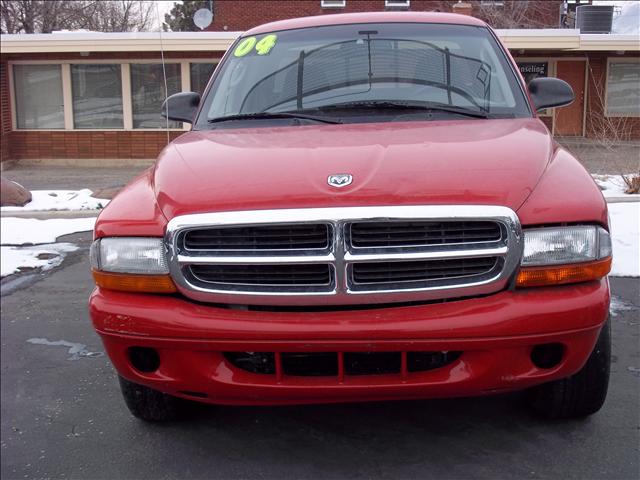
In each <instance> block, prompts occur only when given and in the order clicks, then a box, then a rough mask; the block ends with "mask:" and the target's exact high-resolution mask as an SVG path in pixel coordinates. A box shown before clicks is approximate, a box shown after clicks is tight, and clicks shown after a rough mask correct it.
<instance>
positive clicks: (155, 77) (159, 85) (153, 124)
mask: <svg viewBox="0 0 640 480" xmlns="http://www.w3.org/2000/svg"><path fill="white" fill-rule="evenodd" d="M165 71H166V74H167V89H168V90H169V91H168V92H166V91H165V88H164V73H163V70H162V64H159V63H148V64H144V63H143V64H139V65H131V97H132V98H131V101H132V111H133V128H165V127H166V125H167V120H166V119H165V118H164V117H162V116H161V115H160V110H161V107H162V103H163V102H164V101H165V98H166V97H168V96H169V95H173V94H174V93H178V92H180V91H181V88H180V85H181V75H180V65H179V64H177V63H167V64H165ZM180 127H181V124H180V123H178V122H169V128H180Z"/></svg>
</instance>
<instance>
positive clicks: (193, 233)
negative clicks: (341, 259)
mask: <svg viewBox="0 0 640 480" xmlns="http://www.w3.org/2000/svg"><path fill="white" fill-rule="evenodd" d="M329 239H330V227H329V225H324V224H310V225H307V224H299V225H266V226H264V225H259V226H242V227H219V228H203V229H197V230H189V231H187V232H186V233H185V234H184V247H185V248H186V249H187V250H207V251H217V250H221V251H234V250H240V251H265V250H267V251H268V250H326V249H327V248H329V245H330V240H329Z"/></svg>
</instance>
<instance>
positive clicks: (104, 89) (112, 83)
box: [71, 64, 124, 129]
mask: <svg viewBox="0 0 640 480" xmlns="http://www.w3.org/2000/svg"><path fill="white" fill-rule="evenodd" d="M71 90H72V93H73V126H74V128H78V129H82V128H98V129H102V128H123V127H124V123H123V113H122V76H121V74H120V65H110V64H99V65H97V64H95V65H88V64H87V65H85V64H81V65H71Z"/></svg>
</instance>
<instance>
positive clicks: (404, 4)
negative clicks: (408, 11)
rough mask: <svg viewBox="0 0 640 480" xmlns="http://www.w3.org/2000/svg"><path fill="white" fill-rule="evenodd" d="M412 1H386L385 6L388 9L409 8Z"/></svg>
mask: <svg viewBox="0 0 640 480" xmlns="http://www.w3.org/2000/svg"><path fill="white" fill-rule="evenodd" d="M410 4H411V2H410V0H385V1H384V6H385V7H387V8H409V6H410Z"/></svg>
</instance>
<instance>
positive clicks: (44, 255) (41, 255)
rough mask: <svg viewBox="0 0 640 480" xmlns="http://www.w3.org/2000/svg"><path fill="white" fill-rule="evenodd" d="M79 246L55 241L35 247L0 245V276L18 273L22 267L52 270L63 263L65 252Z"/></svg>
mask: <svg viewBox="0 0 640 480" xmlns="http://www.w3.org/2000/svg"><path fill="white" fill-rule="evenodd" d="M77 249H78V247H76V246H75V245H72V244H71V243H54V244H51V245H43V246H34V247H4V246H3V247H0V258H1V260H2V261H0V277H5V276H7V275H11V274H12V273H18V272H19V271H20V269H31V268H40V269H41V271H45V270H50V269H52V268H54V267H57V266H58V265H60V264H61V263H62V260H63V259H64V257H65V255H64V254H65V253H67V252H73V251H75V250H77Z"/></svg>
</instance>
